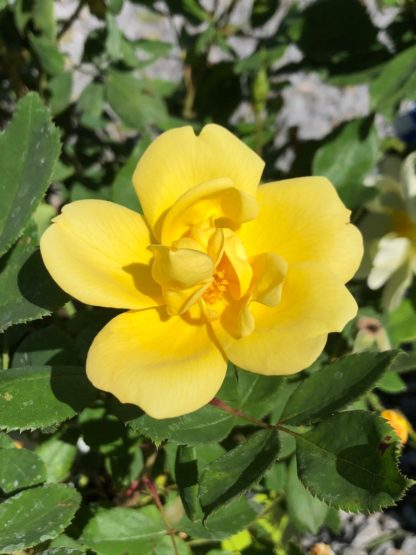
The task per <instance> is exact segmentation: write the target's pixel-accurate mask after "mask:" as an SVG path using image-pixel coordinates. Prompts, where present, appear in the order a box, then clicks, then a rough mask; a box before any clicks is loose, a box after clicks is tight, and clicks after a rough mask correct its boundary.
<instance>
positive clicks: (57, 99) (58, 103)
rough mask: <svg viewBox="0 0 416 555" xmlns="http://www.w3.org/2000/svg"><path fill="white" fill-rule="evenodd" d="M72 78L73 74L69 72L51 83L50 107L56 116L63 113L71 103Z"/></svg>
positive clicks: (60, 75) (61, 74) (49, 86)
mask: <svg viewBox="0 0 416 555" xmlns="http://www.w3.org/2000/svg"><path fill="white" fill-rule="evenodd" d="M72 77H73V74H72V73H71V72H69V71H67V72H65V73H60V74H59V75H57V76H56V77H53V78H52V79H50V81H49V84H48V88H49V91H50V95H51V98H50V100H49V105H50V108H51V112H52V114H53V115H54V116H57V115H58V114H60V113H61V112H63V111H64V110H65V109H66V108H67V107H68V106H69V104H70V102H71V94H72Z"/></svg>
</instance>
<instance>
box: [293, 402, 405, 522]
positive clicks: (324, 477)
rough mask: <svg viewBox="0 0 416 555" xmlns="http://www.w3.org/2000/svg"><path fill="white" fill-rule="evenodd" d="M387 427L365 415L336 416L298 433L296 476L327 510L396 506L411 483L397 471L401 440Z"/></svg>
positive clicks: (379, 420) (350, 413)
mask: <svg viewBox="0 0 416 555" xmlns="http://www.w3.org/2000/svg"><path fill="white" fill-rule="evenodd" d="M393 436H394V434H392V431H391V428H390V426H389V425H388V423H387V422H386V421H385V420H384V419H383V418H380V417H379V416H376V415H374V414H371V413H369V412H366V411H348V412H342V413H339V414H336V415H335V416H333V417H332V418H329V419H328V420H325V422H322V423H321V424H319V425H318V426H316V427H315V428H313V429H312V430H311V431H309V432H307V433H305V434H302V435H300V434H296V458H297V463H298V474H299V478H300V480H301V481H302V483H303V485H304V486H305V487H306V488H307V489H308V490H309V491H310V492H311V493H312V495H315V496H316V497H319V499H321V500H322V501H324V502H325V503H327V504H328V505H331V506H334V507H337V508H340V509H343V510H345V511H351V512H374V511H379V510H381V509H382V508H384V507H388V506H390V505H394V503H395V502H396V501H397V500H399V499H400V498H401V497H402V495H403V494H404V492H405V490H406V488H407V487H408V486H409V485H410V482H409V481H408V480H407V479H406V478H405V477H404V476H402V475H401V474H400V472H399V470H398V467H397V460H396V457H397V438H395V437H393Z"/></svg>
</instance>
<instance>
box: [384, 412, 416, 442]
mask: <svg viewBox="0 0 416 555" xmlns="http://www.w3.org/2000/svg"><path fill="white" fill-rule="evenodd" d="M381 416H382V417H383V418H384V419H385V420H387V422H388V423H389V424H390V426H391V427H392V428H393V430H394V431H395V432H396V434H397V436H398V438H399V440H400V443H402V444H405V443H407V440H408V437H409V432H411V431H412V426H411V425H410V422H409V421H408V420H407V418H406V417H405V416H404V415H403V414H402V413H401V412H399V411H398V410H393V409H385V410H382V411H381Z"/></svg>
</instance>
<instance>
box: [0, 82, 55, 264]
mask: <svg viewBox="0 0 416 555" xmlns="http://www.w3.org/2000/svg"><path fill="white" fill-rule="evenodd" d="M59 150H60V141H59V133H58V130H57V129H56V127H55V126H54V125H53V124H52V123H51V120H50V115H49V112H48V110H47V109H46V108H45V107H44V106H43V105H42V103H41V101H40V99H39V96H38V95H37V94H36V93H29V94H27V95H26V96H25V97H24V98H23V99H22V100H21V101H20V102H19V103H18V105H17V107H16V111H15V113H14V116H13V120H12V122H11V123H10V124H9V126H8V127H7V129H6V131H4V132H3V133H2V135H0V167H1V172H2V178H1V181H0V198H1V203H0V255H1V254H3V253H4V252H5V251H6V250H7V249H8V248H9V247H10V246H11V244H12V243H13V242H14V241H15V240H16V239H17V237H19V236H20V235H21V234H22V233H23V230H24V228H25V227H26V226H27V224H28V223H29V220H30V218H31V216H32V214H33V213H34V211H35V210H36V207H37V205H38V204H39V202H40V201H41V200H42V197H43V195H44V194H45V191H46V189H47V187H48V185H49V183H50V180H51V175H52V172H53V168H54V165H55V163H56V160H57V158H58V155H59Z"/></svg>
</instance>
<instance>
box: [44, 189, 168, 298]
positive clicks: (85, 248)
mask: <svg viewBox="0 0 416 555" xmlns="http://www.w3.org/2000/svg"><path fill="white" fill-rule="evenodd" d="M150 242H151V239H150V233H149V230H148V228H147V226H146V223H145V221H144V220H143V218H142V216H140V214H137V213H136V212H133V211H132V210H129V209H128V208H125V207H123V206H120V205H118V204H114V203H111V202H107V201H104V200H81V201H77V202H72V203H71V204H68V205H66V206H65V207H64V208H63V210H62V214H61V215H60V216H58V217H57V218H55V223H54V224H53V225H51V226H50V227H49V228H48V229H47V230H46V232H45V233H44V234H43V236H42V239H41V243H40V248H41V253H42V257H43V260H44V263H45V266H46V267H47V269H48V271H49V273H50V274H51V276H52V277H53V279H54V280H55V281H56V282H57V283H58V285H60V287H62V289H63V290H64V291H66V292H67V293H69V294H70V295H72V296H73V297H75V298H76V299H78V300H80V301H82V302H84V303H87V304H92V305H97V306H105V307H113V308H134V309H139V308H146V307H151V306H158V305H160V304H162V303H163V300H162V297H161V292H160V287H159V286H158V285H157V284H156V283H155V282H154V280H153V279H152V276H151V271H150V260H151V258H152V255H151V253H150V252H149V251H148V250H147V248H146V247H147V246H148V245H149V243H150Z"/></svg>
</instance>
